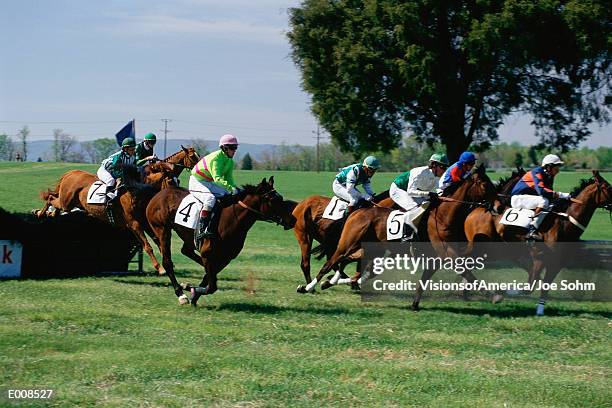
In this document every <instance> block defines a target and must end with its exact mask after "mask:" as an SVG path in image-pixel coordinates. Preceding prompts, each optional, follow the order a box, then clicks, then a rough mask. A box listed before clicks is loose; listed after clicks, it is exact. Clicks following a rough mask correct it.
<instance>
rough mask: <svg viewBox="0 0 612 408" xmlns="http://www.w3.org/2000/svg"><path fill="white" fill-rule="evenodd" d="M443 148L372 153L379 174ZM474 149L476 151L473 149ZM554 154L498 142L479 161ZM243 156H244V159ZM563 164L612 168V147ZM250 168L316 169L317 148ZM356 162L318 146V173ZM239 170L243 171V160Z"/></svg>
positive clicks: (275, 153) (291, 150)
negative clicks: (379, 165)
mask: <svg viewBox="0 0 612 408" xmlns="http://www.w3.org/2000/svg"><path fill="white" fill-rule="evenodd" d="M444 150H445V149H444V147H443V146H441V145H435V144H434V146H433V147H429V146H427V144H425V143H422V142H419V141H417V139H416V137H414V136H412V137H406V138H404V139H403V140H402V143H401V145H400V147H397V148H395V149H393V150H391V151H389V152H387V153H382V152H373V154H374V155H376V156H377V157H378V158H379V159H380V161H381V163H382V171H395V172H400V171H406V170H407V169H410V168H413V167H416V166H423V165H425V164H427V161H428V160H429V157H431V155H432V154H433V153H434V152H437V151H441V152H444ZM474 150H477V149H474ZM551 152H552V153H557V152H556V151H551V150H550V149H542V148H540V147H538V146H522V145H520V144H519V143H516V142H515V143H498V144H495V145H493V146H491V147H490V148H489V149H488V150H486V151H484V152H479V153H478V159H479V162H482V163H484V164H486V165H487V167H488V168H493V169H508V168H514V167H516V166H523V167H526V168H529V167H533V166H536V165H539V164H540V162H541V160H542V158H543V157H544V156H545V155H546V154H548V153H551ZM245 157H246V156H245ZM562 158H563V160H564V161H565V163H566V166H565V167H564V170H569V169H600V170H610V169H612V147H598V148H596V149H591V148H588V147H583V148H580V149H576V150H572V151H569V152H568V153H566V154H564V155H562ZM249 161H250V163H249V165H250V167H252V168H254V169H261V170H301V171H315V170H316V148H315V147H314V146H302V145H292V146H287V145H281V146H278V147H277V148H275V149H274V150H270V151H267V152H265V153H264V154H262V155H261V158H260V159H259V160H257V161H255V160H254V159H252V158H251V157H250V156H249ZM351 163H355V159H354V158H353V154H352V153H343V152H342V151H340V149H339V148H338V147H337V146H335V145H333V144H329V143H327V144H322V145H320V147H319V170H321V171H336V170H338V168H339V167H343V166H346V165H349V164H351ZM240 168H242V169H246V167H245V163H244V159H243V162H242V165H241V166H240Z"/></svg>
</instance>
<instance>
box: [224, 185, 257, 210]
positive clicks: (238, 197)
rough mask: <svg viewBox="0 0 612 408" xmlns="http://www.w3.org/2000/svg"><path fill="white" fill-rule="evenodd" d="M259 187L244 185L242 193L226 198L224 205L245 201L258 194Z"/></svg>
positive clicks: (241, 188)
mask: <svg viewBox="0 0 612 408" xmlns="http://www.w3.org/2000/svg"><path fill="white" fill-rule="evenodd" d="M258 188H259V186H255V185H253V184H244V185H242V186H241V187H240V192H239V193H238V194H232V195H229V196H226V197H224V199H223V203H224V205H232V204H236V203H238V201H240V200H244V199H245V197H246V196H247V195H249V194H257V193H258V191H257V189H258Z"/></svg>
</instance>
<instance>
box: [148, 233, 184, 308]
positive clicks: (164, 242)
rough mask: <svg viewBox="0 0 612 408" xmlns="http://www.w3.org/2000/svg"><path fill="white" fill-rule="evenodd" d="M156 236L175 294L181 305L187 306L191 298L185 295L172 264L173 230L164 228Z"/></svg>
mask: <svg viewBox="0 0 612 408" xmlns="http://www.w3.org/2000/svg"><path fill="white" fill-rule="evenodd" d="M156 236H157V237H159V242H160V248H159V249H160V251H161V254H162V265H163V267H164V269H165V270H166V274H167V275H168V279H170V282H171V283H172V287H173V288H174V293H175V294H176V296H177V297H178V302H179V305H186V304H188V303H189V298H188V297H187V296H185V294H184V293H183V288H182V287H181V285H179V283H178V282H177V280H176V276H175V275H174V264H173V263H172V250H171V246H170V245H171V243H172V228H171V227H170V226H169V225H167V226H164V227H162V230H161V231H157V232H156Z"/></svg>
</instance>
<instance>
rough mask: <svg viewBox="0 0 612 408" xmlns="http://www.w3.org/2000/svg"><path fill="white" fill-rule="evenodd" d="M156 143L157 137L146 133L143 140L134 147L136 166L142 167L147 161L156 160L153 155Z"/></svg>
mask: <svg viewBox="0 0 612 408" xmlns="http://www.w3.org/2000/svg"><path fill="white" fill-rule="evenodd" d="M155 142H157V137H156V136H155V134H153V133H147V134H146V135H145V137H144V140H143V141H142V142H140V143H138V144H137V145H136V164H137V165H139V166H144V165H145V164H146V163H147V161H149V160H155V159H157V156H155V155H154V154H153V147H154V146H155Z"/></svg>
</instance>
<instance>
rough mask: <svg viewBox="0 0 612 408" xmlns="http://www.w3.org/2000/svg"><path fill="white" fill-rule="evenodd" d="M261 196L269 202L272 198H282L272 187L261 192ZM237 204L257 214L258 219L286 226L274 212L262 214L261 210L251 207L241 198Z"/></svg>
mask: <svg viewBox="0 0 612 408" xmlns="http://www.w3.org/2000/svg"><path fill="white" fill-rule="evenodd" d="M261 198H263V199H265V200H266V201H268V203H270V204H271V201H272V200H273V199H280V200H281V201H282V200H283V196H282V195H280V194H279V193H278V192H277V191H276V190H275V189H272V190H270V191H267V192H266V193H264V194H262V195H261ZM238 204H239V205H240V206H241V207H242V208H244V209H246V210H247V211H251V212H253V213H255V214H257V215H258V216H259V217H260V218H258V220H259V221H265V222H269V223H275V224H276V225H280V226H283V227H285V226H286V225H285V224H284V221H283V218H282V217H281V216H280V215H276V214H274V215H273V216H270V215H267V214H264V213H263V212H261V211H259V210H257V209H255V208H253V207H250V206H248V205H247V204H245V203H244V202H243V201H242V200H238Z"/></svg>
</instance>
